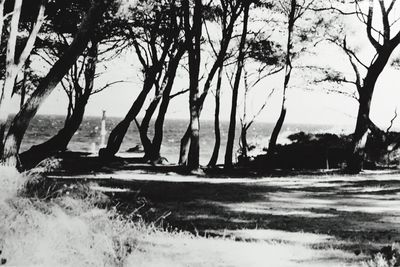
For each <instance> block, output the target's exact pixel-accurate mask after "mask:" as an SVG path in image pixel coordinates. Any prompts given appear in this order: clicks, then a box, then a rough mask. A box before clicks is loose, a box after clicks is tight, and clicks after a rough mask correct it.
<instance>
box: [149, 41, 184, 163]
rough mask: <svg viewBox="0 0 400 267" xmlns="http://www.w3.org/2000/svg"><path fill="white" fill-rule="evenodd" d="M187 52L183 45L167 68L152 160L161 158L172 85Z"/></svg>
mask: <svg viewBox="0 0 400 267" xmlns="http://www.w3.org/2000/svg"><path fill="white" fill-rule="evenodd" d="M185 52H186V47H185V46H184V45H181V46H180V47H179V49H178V51H177V53H176V55H175V57H174V58H173V59H172V60H170V63H169V65H168V69H167V73H166V75H167V77H168V82H167V84H166V86H165V89H164V91H163V95H162V101H161V105H160V109H159V110H158V116H157V119H156V122H155V124H154V137H153V143H152V151H151V155H150V158H151V160H152V161H157V160H159V159H160V158H161V154H160V151H161V144H162V140H163V132H164V130H163V128H164V121H165V114H166V113H167V110H168V106H169V102H170V100H171V99H170V94H171V91H172V86H173V84H174V81H175V77H176V72H177V69H178V65H179V62H180V60H181V59H182V56H183V55H184V54H185Z"/></svg>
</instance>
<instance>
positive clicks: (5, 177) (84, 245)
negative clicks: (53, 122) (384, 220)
mask: <svg viewBox="0 0 400 267" xmlns="http://www.w3.org/2000/svg"><path fill="white" fill-rule="evenodd" d="M27 179H28V178H27V177H26V176H24V175H21V174H19V173H18V172H16V171H15V170H13V169H8V168H0V250H1V251H2V252H1V255H0V260H2V261H3V263H4V262H5V263H6V264H7V266H247V267H250V266H354V265H362V263H355V262H354V261H351V259H352V257H353V255H352V254H351V253H348V252H344V251H341V250H337V249H333V248H324V249H313V248H312V247H311V246H308V245H307V244H299V243H296V242H292V243H282V242H262V241H257V242H237V241H235V240H233V239H231V238H227V237H226V238H203V237H198V236H195V235H192V234H189V233H186V232H179V231H174V232H166V231H163V230H160V229H157V228H155V227H154V226H153V225H149V224H144V223H143V222H141V221H137V220H136V221H134V220H130V219H129V218H126V216H124V217H122V216H121V215H119V214H118V213H117V212H116V211H115V210H114V209H103V208H99V207H98V205H97V203H98V202H102V201H104V199H102V197H103V195H101V194H98V193H92V192H88V191H87V190H89V189H88V188H87V187H82V188H79V186H75V187H74V188H72V187H68V188H64V189H65V190H61V189H57V190H55V191H54V190H53V191H51V192H50V191H48V192H46V193H48V194H52V197H51V198H48V199H43V198H38V197H27V196H26V192H24V190H25V188H26V186H25V184H26V181H27ZM30 179H32V178H30ZM36 182H37V183H39V182H38V181H36ZM31 184H32V183H31ZM33 184H34V183H33ZM60 190H61V191H63V194H56V193H57V192H61V191H60ZM74 190H75V191H74ZM81 191H84V193H83V194H82V192H81ZM68 192H75V193H71V194H67V193H68ZM77 192H78V193H77ZM79 192H81V194H79ZM42 193H43V192H42ZM23 195H25V196H24V197H23ZM294 234H295V233H294ZM303 239H304V238H303ZM379 257H381V258H379ZM0 263H1V261H0ZM385 263H387V261H386V260H385V259H384V258H382V256H379V255H378V256H377V257H375V259H374V260H371V261H369V262H368V264H369V265H367V266H390V265H382V264H385ZM366 264H367V263H364V265H366Z"/></svg>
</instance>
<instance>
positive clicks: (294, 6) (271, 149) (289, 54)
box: [267, 0, 314, 158]
mask: <svg viewBox="0 0 400 267" xmlns="http://www.w3.org/2000/svg"><path fill="white" fill-rule="evenodd" d="M279 3H280V4H281V7H282V10H283V12H284V14H285V15H286V16H287V19H288V24H287V44H286V57H285V78H284V82H283V94H282V104H281V111H280V114H279V118H278V120H277V122H276V124H275V127H274V129H273V131H272V134H271V137H270V140H269V144H268V154H267V158H271V157H273V155H274V153H275V148H276V141H277V140H278V135H279V133H280V131H281V129H282V126H283V123H284V121H285V118H286V112H287V107H286V97H287V96H286V94H287V89H288V86H289V81H290V77H291V74H292V69H293V66H292V59H293V56H294V54H293V32H294V26H295V23H296V21H297V20H298V19H299V18H300V17H301V16H303V15H304V13H305V12H306V11H307V10H309V8H310V7H311V6H312V5H313V3H314V0H310V1H308V2H306V1H305V0H304V1H303V2H302V3H299V1H298V0H290V5H288V6H287V5H286V4H285V3H283V2H282V1H280V2H279Z"/></svg>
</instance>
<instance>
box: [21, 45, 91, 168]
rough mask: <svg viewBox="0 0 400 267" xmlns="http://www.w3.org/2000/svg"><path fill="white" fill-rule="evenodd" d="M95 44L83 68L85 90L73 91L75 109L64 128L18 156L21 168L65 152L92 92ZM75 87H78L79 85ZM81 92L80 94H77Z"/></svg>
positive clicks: (69, 115)
mask: <svg viewBox="0 0 400 267" xmlns="http://www.w3.org/2000/svg"><path fill="white" fill-rule="evenodd" d="M96 61H97V44H95V43H92V45H91V47H90V48H89V49H88V59H87V63H86V66H85V69H86V70H85V88H84V92H83V94H82V88H79V89H77V88H76V89H75V91H76V92H75V94H77V95H76V98H75V108H74V109H73V111H72V113H71V114H68V116H67V118H66V120H65V124H64V127H63V128H62V129H61V130H60V131H59V132H58V133H57V134H56V135H55V136H53V137H52V138H50V139H49V140H48V141H46V142H44V143H42V144H39V145H36V146H33V147H31V148H30V149H29V150H28V151H25V152H23V153H21V154H20V161H21V167H22V168H23V169H29V168H32V167H34V166H36V165H37V164H38V163H39V162H40V161H42V160H43V159H45V158H48V157H50V156H52V155H54V154H55V153H57V152H60V151H65V150H66V149H67V146H68V144H69V142H70V141H71V138H72V137H73V136H74V134H75V133H76V131H77V130H78V129H79V126H80V125H81V123H82V120H83V116H84V114H85V108H86V104H87V102H88V100H89V97H90V95H91V93H92V91H93V86H94V78H95V73H96ZM76 86H80V85H79V84H78V85H76ZM78 92H81V93H78Z"/></svg>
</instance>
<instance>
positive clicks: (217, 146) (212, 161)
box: [208, 67, 223, 167]
mask: <svg viewBox="0 0 400 267" xmlns="http://www.w3.org/2000/svg"><path fill="white" fill-rule="evenodd" d="M222 72H223V67H220V68H219V71H218V81H217V88H216V90H215V113H214V134H215V143H214V149H213V153H212V155H211V159H210V162H209V163H208V166H209V167H215V166H216V165H217V162H218V154H219V149H220V146H221V130H220V128H219V111H220V105H221V103H220V95H221V83H222Z"/></svg>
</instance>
